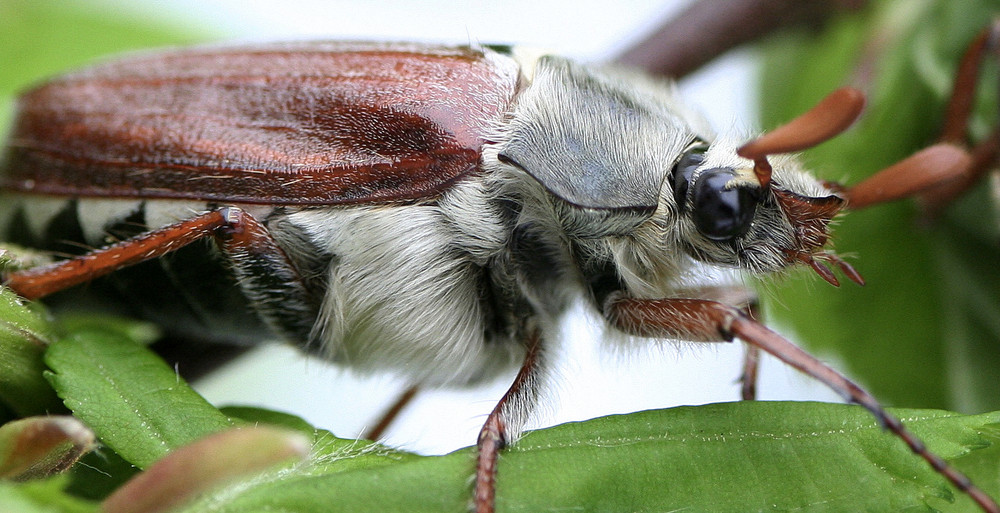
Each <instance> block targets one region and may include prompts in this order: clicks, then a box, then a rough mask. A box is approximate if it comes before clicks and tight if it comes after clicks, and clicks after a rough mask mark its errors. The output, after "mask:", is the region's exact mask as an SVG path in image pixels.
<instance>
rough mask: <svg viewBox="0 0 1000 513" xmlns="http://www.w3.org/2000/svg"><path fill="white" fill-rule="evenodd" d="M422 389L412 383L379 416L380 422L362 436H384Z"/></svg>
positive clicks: (373, 437)
mask: <svg viewBox="0 0 1000 513" xmlns="http://www.w3.org/2000/svg"><path fill="white" fill-rule="evenodd" d="M419 391H420V386H419V385H415V384H414V385H410V386H408V387H406V389H405V390H403V392H402V393H400V394H399V397H397V398H396V400H395V401H394V402H393V403H392V404H391V405H390V406H389V407H388V408H386V410H385V411H384V412H382V414H381V415H379V417H378V422H376V423H375V426H374V427H372V428H371V429H369V430H368V431H366V432H365V434H364V435H363V436H362V437H361V438H364V439H365V440H378V439H380V438H382V435H383V434H385V431H386V430H387V429H389V426H391V425H392V423H393V422H394V421H395V420H396V418H397V417H399V414H400V413H401V412H402V411H403V409H404V408H406V407H407V405H409V404H410V403H411V402H412V401H413V398H414V397H416V396H417V392H419Z"/></svg>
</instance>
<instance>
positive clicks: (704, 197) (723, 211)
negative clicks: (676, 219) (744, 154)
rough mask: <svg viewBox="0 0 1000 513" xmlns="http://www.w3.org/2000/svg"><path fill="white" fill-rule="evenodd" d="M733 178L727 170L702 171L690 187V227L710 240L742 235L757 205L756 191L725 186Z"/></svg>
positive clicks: (745, 187)
mask: <svg viewBox="0 0 1000 513" xmlns="http://www.w3.org/2000/svg"><path fill="white" fill-rule="evenodd" d="M736 176H737V175H736V172H735V171H733V170H732V169H731V168H726V167H722V168H714V169H706V170H704V171H702V172H701V173H699V174H698V177H697V179H696V180H695V183H693V184H691V187H692V189H693V190H692V198H691V205H692V218H693V219H694V225H695V227H696V228H698V231H699V232H700V233H701V234H702V235H704V236H705V237H707V238H709V239H712V240H714V241H719V242H726V241H730V240H732V239H735V238H736V237H739V236H741V235H743V234H745V233H746V232H747V230H749V229H750V223H751V222H752V221H753V216H754V212H755V211H756V210H757V204H758V203H759V202H760V196H761V194H760V189H759V188H756V187H752V186H745V185H738V186H728V184H729V182H730V181H732V180H733V179H734V178H736ZM675 192H676V190H675Z"/></svg>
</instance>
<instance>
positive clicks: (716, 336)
mask: <svg viewBox="0 0 1000 513" xmlns="http://www.w3.org/2000/svg"><path fill="white" fill-rule="evenodd" d="M604 312H605V316H606V317H607V318H608V320H609V322H611V323H612V324H613V325H615V326H616V327H618V328H619V329H621V330H623V331H625V332H627V333H631V334H634V335H639V336H648V337H671V338H680V339H691V340H706V341H709V340H732V339H733V338H734V337H737V338H740V339H741V340H743V341H744V342H746V343H747V344H750V345H753V346H756V347H759V348H760V349H761V350H763V351H765V352H767V353H770V354H771V355H773V356H775V357H777V358H778V359H779V360H781V361H783V362H785V363H787V364H788V365H790V366H792V367H794V368H796V369H798V370H799V371H801V372H803V373H805V374H807V375H809V376H812V377H813V378H815V379H818V380H819V381H821V382H823V383H825V384H826V385H827V386H828V387H830V388H831V389H832V390H834V391H835V392H837V393H838V394H840V395H841V396H842V397H844V398H845V399H846V400H848V401H850V402H853V403H856V404H859V405H861V406H863V407H864V408H865V409H867V410H868V411H870V412H871V413H872V414H873V415H874V416H875V418H877V419H878V421H879V423H880V424H882V426H883V427H885V428H886V429H888V430H889V431H892V432H893V433H894V434H895V435H896V436H898V437H899V438H900V439H902V440H903V442H905V443H906V445H907V446H909V448H910V449H911V450H912V451H913V452H914V453H916V454H917V455H919V456H920V457H921V458H923V459H924V460H926V461H927V462H928V463H930V465H931V467H933V468H934V470H936V471H937V472H938V473H940V474H941V475H943V476H944V477H945V478H947V479H948V480H949V481H950V482H951V483H952V484H953V485H955V487H957V488H958V489H959V490H961V491H963V492H965V493H966V494H968V495H969V496H970V497H972V499H973V500H974V501H975V502H976V503H977V504H978V505H979V506H980V507H981V508H982V509H983V510H984V511H988V512H992V513H1000V507H998V506H997V504H996V502H994V501H993V499H992V498H990V497H989V495H987V494H986V493H984V492H983V491H982V490H980V489H979V488H978V487H976V486H975V485H974V484H972V482H971V481H970V480H969V478H968V477H966V476H965V475H964V474H962V473H961V472H959V471H958V470H956V469H955V468H953V467H952V466H950V465H948V463H947V462H945V461H944V460H943V459H941V457H940V456H938V455H936V454H934V453H932V452H930V451H929V450H928V449H927V447H926V446H925V445H924V443H923V442H922V441H921V440H920V439H919V438H917V437H916V436H914V435H913V434H912V433H911V432H910V431H909V430H908V429H906V427H905V426H904V425H903V423H902V422H901V421H900V420H899V419H897V418H896V417H893V416H892V415H890V414H889V413H887V412H886V411H885V409H884V408H883V407H882V405H880V404H879V403H878V401H876V400H875V398H874V397H872V395H871V394H869V393H868V392H866V391H865V390H863V389H862V388H861V387H859V386H858V385H856V384H855V383H854V382H852V381H850V380H849V379H847V378H846V377H844V376H843V375H842V374H840V373H839V372H837V371H835V370H834V369H833V368H831V367H829V366H827V365H826V364H824V363H823V362H821V361H819V360H817V359H816V358H815V357H813V356H812V355H810V354H809V353H807V352H805V351H804V350H802V349H801V348H799V347H798V346H796V345H795V344H793V343H791V342H790V341H788V340H787V339H785V338H784V337H782V336H781V335H779V334H777V333H775V332H774V331H771V330H770V329H768V328H767V327H765V326H764V325H762V324H760V323H758V322H756V321H754V320H753V319H751V318H750V317H749V316H747V315H746V314H745V313H743V312H742V311H740V310H739V309H738V308H734V307H731V306H727V305H724V304H722V303H718V302H715V301H708V300H704V299H633V298H627V297H622V296H621V295H612V296H610V297H609V298H608V300H607V302H606V306H605V309H604Z"/></svg>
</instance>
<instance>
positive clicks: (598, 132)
mask: <svg viewBox="0 0 1000 513" xmlns="http://www.w3.org/2000/svg"><path fill="white" fill-rule="evenodd" d="M862 105H863V97H862V96H861V94H860V93H858V92H857V91H854V90H850V89H842V90H838V91H836V92H834V93H833V94H831V95H830V96H829V97H828V98H827V99H826V100H824V101H823V102H821V103H820V104H819V105H817V106H816V107H815V108H814V109H812V110H810V111H809V112H807V113H805V114H804V115H802V116H801V117H799V118H796V119H795V120H793V121H792V122H790V123H789V124H787V125H785V126H784V127H781V128H779V129H776V130H774V131H772V132H770V133H769V134H766V135H764V136H762V137H760V138H758V139H755V140H753V141H750V142H749V143H746V144H740V143H739V142H737V141H735V140H732V139H725V138H716V137H714V135H713V134H711V133H710V132H709V131H708V130H707V129H706V128H704V127H703V126H702V125H701V124H700V123H698V122H697V121H695V119H696V118H695V117H694V116H692V115H691V114H690V113H689V112H687V110H686V109H685V108H684V107H683V106H682V105H680V104H679V102H678V101H677V100H676V98H675V97H674V95H673V91H672V89H671V87H670V86H669V85H668V84H666V83H664V82H661V81H657V80H655V79H652V78H649V77H646V76H643V75H639V74H637V73H634V72H630V71H623V70H615V69H601V68H594V67H587V66H582V65H580V64H577V63H575V62H573V61H570V60H567V59H564V58H561V57H557V56H552V55H544V56H540V57H539V56H536V57H526V56H524V55H522V54H519V53H518V52H516V51H513V50H512V49H509V48H499V47H497V48H493V47H475V48H473V47H449V46H428V45H415V44H406V43H291V44H273V45H261V46H254V47H225V46H214V47H201V48H193V49H184V50H175V51H171V52H167V53H154V54H146V55H138V56H132V57H129V58H125V59H122V60H118V61H113V62H108V63H104V64H99V65H96V66H93V67H90V68H86V69H83V70H80V71H77V72H72V73H69V74H67V75H63V76H61V77H57V78H55V79H52V80H51V81H49V82H47V83H44V84H42V85H40V86H39V87H37V88H35V89H33V90H31V91H28V92H27V93H25V94H24V95H23V96H22V97H21V98H20V100H19V104H18V115H17V118H16V120H15V124H14V128H13V131H12V133H11V136H10V138H9V140H8V142H7V146H6V148H5V157H4V161H3V163H2V169H0V175H2V178H0V187H2V190H3V191H4V194H5V196H4V200H3V206H4V208H5V210H6V213H5V219H6V228H5V229H6V231H7V240H12V241H14V242H18V243H21V244H25V245H28V246H31V247H35V248H40V249H44V250H48V251H53V252H58V253H63V254H71V255H73V256H71V257H70V258H67V259H64V260H60V261H56V262H54V263H52V264H49V265H43V266H39V267H35V268H31V269H26V270H20V271H15V272H10V273H7V274H6V275H5V276H4V283H5V284H6V285H7V286H9V287H11V288H12V289H13V290H14V291H16V292H17V293H18V294H20V295H21V296H23V297H25V298H28V299H36V298H41V297H45V296H49V295H57V296H58V295H62V294H86V295H87V296H88V297H90V298H92V300H93V302H95V303H97V302H100V303H106V304H108V305H109V306H111V307H116V308H122V307H127V308H129V309H132V310H133V312H134V313H136V314H137V315H140V316H144V317H146V318H149V319H152V320H155V321H157V322H160V323H161V324H163V325H164V326H165V327H167V328H168V329H170V330H174V331H177V332H179V333H180V334H182V335H189V336H193V337H196V338H201V339H208V340H216V341H224V342H242V343H248V342H249V343H252V342H256V341H260V340H262V339H263V338H265V337H267V338H271V337H272V336H278V337H280V338H283V339H286V340H288V341H290V342H292V343H294V344H296V345H298V346H299V347H302V348H303V349H305V350H306V351H309V352H312V353H315V354H319V355H321V356H323V357H325V358H329V359H332V360H334V361H338V362H341V363H344V364H346V365H350V366H352V367H354V368H357V369H362V370H370V369H388V370H393V371H396V372H399V373H400V374H402V375H405V376H407V377H408V378H410V379H412V380H413V381H414V382H417V383H421V384H432V385H433V384H442V385H462V384H468V383H474V382H476V381H481V380H483V379H486V378H488V377H491V376H493V375H495V374H496V373H497V372H499V371H501V370H504V369H508V368H510V367H511V366H519V372H518V374H517V377H516V378H515V380H514V383H513V384H512V385H511V387H510V389H509V391H508V392H507V393H506V394H505V395H504V397H503V398H502V399H501V400H500V402H499V403H498V404H497V405H496V407H495V408H494V410H493V411H492V413H491V414H490V415H489V416H488V417H487V420H486V422H485V424H484V427H483V429H482V431H481V433H480V436H479V440H478V448H479V452H478V459H477V463H476V479H475V490H474V502H475V505H476V509H477V511H480V512H489V511H492V510H493V503H494V494H495V485H494V483H495V475H496V463H497V458H498V454H499V452H500V450H501V449H502V448H503V447H504V446H506V445H508V444H510V443H512V442H513V441H514V440H515V439H516V438H517V436H518V432H519V430H520V428H521V426H522V425H523V424H524V421H525V417H526V415H527V414H528V413H529V411H530V409H531V407H532V405H533V404H534V403H535V402H536V398H537V394H538V386H539V381H540V377H541V375H542V374H543V372H544V369H545V367H546V348H547V344H548V343H549V342H550V341H551V339H552V338H553V334H554V332H555V330H556V326H557V324H558V320H559V317H560V315H561V314H562V313H563V312H565V311H566V309H567V308H568V307H569V306H570V305H571V304H572V303H573V302H574V301H575V300H576V299H577V298H583V299H584V301H585V302H586V303H587V304H588V305H589V307H590V308H591V309H592V310H593V311H594V312H596V313H597V314H598V315H600V316H602V317H603V318H604V319H605V320H606V321H607V323H608V325H609V326H610V327H612V328H613V329H615V330H617V331H620V332H622V333H624V334H626V335H630V336H636V337H650V338H673V339H683V340H693V341H723V340H732V339H733V338H740V339H742V340H743V341H745V342H746V343H748V344H750V345H751V346H754V347H757V348H759V349H762V350H764V351H767V352H769V353H771V354H773V355H775V356H777V357H778V358H779V359H781V360H783V361H785V362H786V363H788V364H790V365H792V366H793V367H796V368H798V369H800V370H802V371H804V372H806V373H807V374H809V375H811V376H813V377H815V378H817V379H819V380H821V381H822V382H824V383H825V384H827V385H828V386H830V387H831V388H832V389H834V390H835V391H837V392H839V393H840V394H841V395H843V396H844V397H845V398H846V399H848V400H850V401H853V402H855V403H858V404H861V405H862V406H864V407H865V408H867V409H869V410H870V411H871V412H872V413H873V414H874V415H875V416H876V417H877V418H878V419H879V421H880V422H882V423H883V424H884V425H885V426H886V427H887V428H888V429H890V430H891V431H892V432H894V433H895V434H896V435H898V436H899V437H900V438H902V439H903V440H904V442H905V443H907V444H908V445H909V446H910V448H911V449H913V451H914V452H916V453H917V454H919V455H920V456H921V457H923V458H924V459H926V460H927V461H928V462H929V463H930V464H931V465H932V466H933V467H934V468H935V469H937V470H938V471H939V472H941V473H942V474H943V475H944V476H945V477H947V478H948V479H949V480H950V481H951V482H952V483H953V484H954V485H955V486H957V487H958V488H959V489H961V490H963V491H965V492H966V493H968V494H969V495H970V496H972V497H973V499H974V500H976V502H977V503H978V504H979V505H980V506H981V507H982V508H983V509H984V510H985V511H994V512H995V511H998V508H997V506H996V504H995V502H994V501H993V500H992V499H991V498H990V497H988V496H987V495H986V494H984V493H983V492H982V491H981V490H979V489H978V488H977V487H975V486H974V485H973V484H972V483H971V482H969V480H968V479H967V478H966V477H965V476H963V475H962V474H961V473H959V472H958V471H956V470H955V469H953V468H951V467H950V466H948V465H947V464H946V463H945V462H944V461H943V460H941V459H940V458H939V457H937V456H936V455H934V454H932V453H930V452H929V451H928V450H927V449H926V448H925V447H924V446H923V444H922V442H920V441H919V440H918V439H917V438H916V437H914V436H913V435H912V434H910V433H909V431H907V430H906V428H905V427H904V426H903V425H902V423H901V422H900V421H899V420H897V419H895V418H894V417H892V416H890V415H889V414H887V413H886V412H885V411H884V410H883V408H882V407H881V406H880V405H879V404H878V402H877V401H875V399H874V398H873V397H872V396H870V395H869V394H868V393H867V392H865V391H863V390H862V389H861V388H860V387H858V386H857V385H855V384H853V383H852V382H850V381H849V380H847V379H846V378H844V377H843V376H842V375H840V374H839V373H837V372H836V371H835V370H833V369H832V368H830V367H828V366H826V365H825V364H823V363H821V362H819V361H818V360H816V359H815V358H813V357H812V356H810V355H808V354H807V353H805V352H804V351H802V350H801V349H799V348H797V347H796V346H795V345H793V344H792V343H791V342H789V341H787V340H785V339H784V338H782V337H781V336H779V335H777V334H776V333H775V332H773V331H771V330H769V329H768V328H766V327H764V326H763V325H762V324H760V323H758V322H756V321H754V320H753V319H752V317H751V316H750V315H748V314H747V313H745V312H744V310H743V309H741V308H739V307H734V306H729V305H725V304H723V303H721V302H718V301H715V300H713V297H712V294H711V292H712V291H710V290H704V289H703V290H699V289H697V287H694V286H693V285H692V283H691V281H690V279H689V278H690V275H691V273H692V271H693V270H694V269H696V268H698V266H702V265H710V266H720V267H732V268H738V269H742V270H746V271H750V272H754V273H770V272H780V271H782V270H784V269H786V268H788V267H789V266H792V265H797V264H805V265H808V266H810V267H811V268H812V269H813V270H815V271H816V272H817V273H818V274H819V275H820V276H821V277H822V278H823V279H824V280H826V281H828V282H830V283H832V284H835V285H836V284H838V279H837V277H836V275H835V273H834V272H833V271H831V270H830V268H829V267H828V266H830V265H832V266H834V267H836V268H838V269H839V270H840V271H842V272H843V273H844V274H846V275H847V276H848V277H849V278H850V279H851V280H853V281H856V282H859V283H860V282H861V278H860V276H859V275H858V273H856V272H855V271H854V270H853V269H852V268H851V266H850V265H849V264H847V263H846V262H844V261H843V260H841V259H840V258H839V257H837V256H836V254H835V253H833V252H831V251H828V250H826V249H824V248H825V246H826V245H827V242H828V238H829V233H828V232H829V229H828V227H829V223H830V221H831V220H832V219H833V218H834V216H835V215H837V214H838V213H839V212H840V211H841V210H842V209H843V208H844V206H845V203H846V202H847V201H850V202H852V203H853V204H855V205H864V204H867V203H876V202H883V201H889V200H892V199H895V198H898V197H903V196H907V195H910V194H912V193H914V191H918V190H924V189H926V188H927V187H929V186H932V185H935V184H939V183H941V182H942V181H946V180H947V179H950V178H952V177H954V176H955V175H956V174H958V173H961V172H963V171H964V170H965V169H967V168H968V167H969V166H970V163H969V156H968V155H967V154H966V152H965V151H963V150H961V149H959V148H957V147H955V146H954V145H950V144H942V145H937V146H932V147H930V148H928V149H926V150H923V151H921V152H919V153H918V154H916V155H915V156H913V157H911V158H909V159H906V160H904V161H903V162H901V163H900V164H897V165H896V166H893V167H890V168H888V169H886V170H885V171H883V172H881V173H879V174H877V175H875V177H873V178H872V179H870V180H869V181H866V182H862V183H861V184H859V185H857V186H854V187H851V188H843V187H840V186H837V185H835V184H830V183H827V182H822V181H820V180H818V179H816V178H814V177H812V176H811V175H810V174H808V173H807V172H806V171H805V170H804V169H803V168H802V166H801V165H800V164H799V163H798V161H797V160H796V159H795V158H794V157H791V156H788V155H787V154H788V153H791V152H795V151H798V150H801V149H804V148H807V147H810V146H813V145H815V144H818V143H820V142H822V141H824V140H826V139H828V138H830V137H832V136H834V135H836V134H837V133H839V132H841V131H843V130H844V129H846V128H847V126H849V125H850V124H851V122H852V121H853V120H854V119H855V118H856V117H857V116H858V114H859V113H860V110H861V108H862ZM903 177H906V178H905V179H904V178H903ZM886 183H894V184H901V185H902V186H901V187H898V188H896V189H892V190H886V188H885V184H886ZM67 241H69V242H70V244H66V242H67ZM79 248H98V249H94V250H90V251H87V250H80V249H79ZM85 282H94V283H93V284H91V285H88V286H87V287H85V288H82V289H81V288H74V287H75V286H76V285H80V284H82V283H85ZM150 290H152V291H155V293H154V294H150V293H148V291H150ZM57 293H58V294H57ZM58 299H59V298H58V297H53V298H52V300H53V301H58Z"/></svg>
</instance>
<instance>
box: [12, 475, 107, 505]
mask: <svg viewBox="0 0 1000 513" xmlns="http://www.w3.org/2000/svg"><path fill="white" fill-rule="evenodd" d="M65 482H66V480H65V479H63V478H53V479H47V480H44V481H33V482H30V483H23V484H14V483H9V482H3V481H0V511H4V512H5V513H98V506H97V503H95V502H89V501H85V500H80V499H77V498H75V497H72V496H69V495H66V494H65V493H63V491H62V489H63V486H64V485H65Z"/></svg>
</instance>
